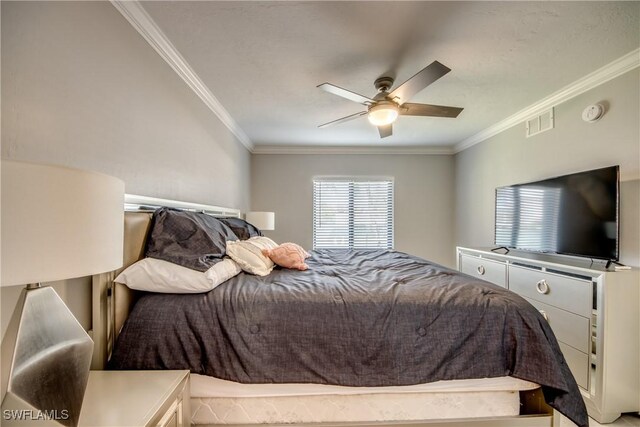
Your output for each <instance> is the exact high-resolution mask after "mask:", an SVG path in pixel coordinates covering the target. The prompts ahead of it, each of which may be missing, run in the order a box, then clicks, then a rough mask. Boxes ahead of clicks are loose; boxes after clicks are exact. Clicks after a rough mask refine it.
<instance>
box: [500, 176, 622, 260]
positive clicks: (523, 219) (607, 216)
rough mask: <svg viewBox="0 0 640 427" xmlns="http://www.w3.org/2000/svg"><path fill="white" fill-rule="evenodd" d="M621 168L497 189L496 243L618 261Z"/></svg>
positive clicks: (518, 247)
mask: <svg viewBox="0 0 640 427" xmlns="http://www.w3.org/2000/svg"><path fill="white" fill-rule="evenodd" d="M618 175H619V167H618V166H611V167H607V168H603V169H596V170H591V171H586V172H579V173H574V174H570V175H565V176H560V177H557V178H551V179H545V180H543V181H537V182H530V183H526V184H518V185H510V186H507V187H499V188H497V189H496V229H495V243H496V245H497V246H504V247H506V248H515V249H524V250H530V251H536V252H548V253H557V254H566V255H578V256H584V257H590V258H602V259H611V260H614V261H617V260H618V234H619V232H618V230H619V227H618V204H619V199H618V197H619V178H618Z"/></svg>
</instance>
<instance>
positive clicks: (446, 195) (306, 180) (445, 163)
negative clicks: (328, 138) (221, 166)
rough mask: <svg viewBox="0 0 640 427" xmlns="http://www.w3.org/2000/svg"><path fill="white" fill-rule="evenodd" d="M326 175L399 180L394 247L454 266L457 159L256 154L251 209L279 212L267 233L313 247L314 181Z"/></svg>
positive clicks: (252, 179) (441, 157)
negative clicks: (454, 163)
mask: <svg viewBox="0 0 640 427" xmlns="http://www.w3.org/2000/svg"><path fill="white" fill-rule="evenodd" d="M323 175H324V176H336V175H346V176H392V177H394V179H395V184H394V189H395V200H394V202H395V218H394V223H395V229H394V234H395V248H396V249H397V250H400V251H404V252H408V253H412V254H415V255H418V256H421V257H423V258H427V259H430V260H432V261H435V262H438V263H442V264H445V265H448V266H454V265H455V264H454V251H453V215H452V212H453V204H454V200H453V191H454V183H453V178H454V176H453V157H452V156H431V155H373V154H372V155H352V154H349V155H286V154H285V155H275V154H262V155H253V156H252V158H251V209H252V210H259V211H273V212H275V214H276V229H275V230H274V231H271V232H265V234H266V235H268V236H269V237H272V238H273V239H274V240H275V241H277V242H285V241H292V242H296V243H299V244H300V245H302V246H304V247H305V248H309V249H310V248H311V247H312V243H313V242H312V237H313V227H312V203H313V197H312V180H313V178H314V177H315V176H323Z"/></svg>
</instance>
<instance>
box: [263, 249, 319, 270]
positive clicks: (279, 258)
mask: <svg viewBox="0 0 640 427" xmlns="http://www.w3.org/2000/svg"><path fill="white" fill-rule="evenodd" d="M262 254H263V255H265V256H268V257H269V258H270V259H271V261H273V262H274V263H276V264H278V265H279V266H280V267H285V268H292V269H296V270H306V269H308V268H309V266H308V265H307V264H306V263H305V262H304V260H305V259H306V258H309V257H310V256H311V255H309V253H308V252H307V251H305V250H304V249H303V248H302V246H300V245H297V244H295V243H290V242H289V243H283V244H281V245H280V246H276V247H275V248H273V249H263V250H262Z"/></svg>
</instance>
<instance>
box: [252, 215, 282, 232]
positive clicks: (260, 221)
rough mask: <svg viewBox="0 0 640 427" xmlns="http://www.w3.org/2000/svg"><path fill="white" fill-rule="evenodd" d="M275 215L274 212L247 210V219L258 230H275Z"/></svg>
mask: <svg viewBox="0 0 640 427" xmlns="http://www.w3.org/2000/svg"><path fill="white" fill-rule="evenodd" d="M275 216H276V215H275V213H273V212H247V214H246V215H245V220H246V221H247V222H248V223H249V224H252V225H253V226H255V227H256V228H257V229H258V230H275V225H276V218H275Z"/></svg>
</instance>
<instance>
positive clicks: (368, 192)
mask: <svg viewBox="0 0 640 427" xmlns="http://www.w3.org/2000/svg"><path fill="white" fill-rule="evenodd" d="M313 248H314V249H316V248H348V249H365V248H385V249H392V248H393V180H391V179H376V180H359V179H316V180H314V181H313Z"/></svg>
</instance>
